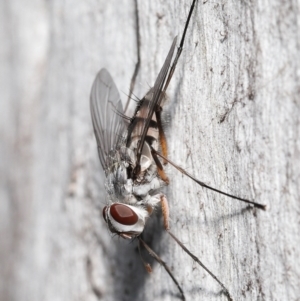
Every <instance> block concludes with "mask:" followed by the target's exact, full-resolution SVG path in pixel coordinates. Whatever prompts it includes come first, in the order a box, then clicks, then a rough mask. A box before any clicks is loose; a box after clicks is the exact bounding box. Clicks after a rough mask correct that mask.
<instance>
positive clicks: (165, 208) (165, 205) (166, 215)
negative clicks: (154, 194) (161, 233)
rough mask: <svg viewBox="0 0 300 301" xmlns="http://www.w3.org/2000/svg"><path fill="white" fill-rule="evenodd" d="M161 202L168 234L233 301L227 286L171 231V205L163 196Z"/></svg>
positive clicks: (231, 300) (230, 300)
mask: <svg viewBox="0 0 300 301" xmlns="http://www.w3.org/2000/svg"><path fill="white" fill-rule="evenodd" d="M160 201H161V208H162V213H163V219H164V227H165V229H166V231H167V232H168V234H169V235H170V236H171V237H172V238H173V239H174V240H175V241H176V243H177V244H178V245H179V246H180V247H181V248H182V249H183V250H184V251H185V252H186V253H187V254H188V255H189V256H190V257H192V259H193V260H195V261H196V262H197V263H198V264H199V265H200V266H201V267H202V268H203V269H204V270H205V271H206V272H207V273H208V274H209V275H210V276H211V277H213V278H214V279H215V280H216V281H217V282H218V283H219V284H220V286H221V287H222V289H223V291H224V293H225V295H226V296H227V298H228V300H229V301H233V299H232V297H231V295H230V293H229V291H228V289H227V288H226V287H225V285H224V284H223V283H222V282H221V281H220V280H219V279H218V278H217V277H216V276H215V275H214V274H213V273H212V272H211V271H210V270H209V269H208V268H207V267H206V266H205V265H204V264H203V263H202V262H201V261H200V260H199V258H198V257H197V256H195V255H194V254H193V253H191V252H190V251H189V250H188V249H187V248H186V247H185V246H184V245H183V243H182V242H181V241H180V240H179V239H178V238H177V237H176V236H175V235H174V234H173V233H172V232H171V231H170V226H169V205H168V200H167V198H166V197H165V196H164V195H162V196H161V198H160Z"/></svg>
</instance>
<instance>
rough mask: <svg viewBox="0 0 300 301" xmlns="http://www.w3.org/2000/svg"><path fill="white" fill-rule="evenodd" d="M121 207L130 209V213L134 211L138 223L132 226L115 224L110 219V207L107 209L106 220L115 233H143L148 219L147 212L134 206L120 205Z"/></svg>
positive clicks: (115, 222)
mask: <svg viewBox="0 0 300 301" xmlns="http://www.w3.org/2000/svg"><path fill="white" fill-rule="evenodd" d="M115 204H116V203H115ZM122 205H123V206H126V207H128V208H130V209H131V210H132V211H134V212H135V214H136V215H137V216H138V221H137V222H136V223H135V224H133V225H123V224H121V223H119V222H117V221H116V220H115V219H114V218H113V217H112V215H111V212H110V209H111V207H109V208H108V211H107V216H108V219H109V221H110V223H111V224H112V226H113V228H114V229H115V230H116V231H117V232H120V233H122V232H124V233H127V232H134V233H135V235H138V234H140V233H142V232H143V231H144V227H145V223H146V220H147V218H148V217H149V213H148V211H147V210H146V209H145V208H144V207H142V206H139V207H136V206H130V205H125V204H122Z"/></svg>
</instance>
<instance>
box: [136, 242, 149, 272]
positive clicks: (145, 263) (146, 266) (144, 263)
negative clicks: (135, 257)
mask: <svg viewBox="0 0 300 301" xmlns="http://www.w3.org/2000/svg"><path fill="white" fill-rule="evenodd" d="M138 247H139V253H140V257H141V260H142V263H143V265H144V267H145V269H146V271H147V272H148V273H152V268H151V265H150V263H148V262H146V261H145V260H144V259H143V256H142V253H141V241H140V240H139V244H138Z"/></svg>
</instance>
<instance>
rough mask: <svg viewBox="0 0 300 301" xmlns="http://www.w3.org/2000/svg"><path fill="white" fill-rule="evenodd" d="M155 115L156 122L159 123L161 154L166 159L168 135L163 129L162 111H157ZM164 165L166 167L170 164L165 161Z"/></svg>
mask: <svg viewBox="0 0 300 301" xmlns="http://www.w3.org/2000/svg"><path fill="white" fill-rule="evenodd" d="M155 114H156V121H157V126H158V132H159V142H160V146H161V152H162V154H163V156H164V157H168V145H167V139H166V135H165V132H164V129H163V127H162V122H161V111H156V112H155ZM163 163H164V165H165V164H167V163H168V161H167V160H165V159H163Z"/></svg>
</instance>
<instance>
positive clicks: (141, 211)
mask: <svg viewBox="0 0 300 301" xmlns="http://www.w3.org/2000/svg"><path fill="white" fill-rule="evenodd" d="M102 213H103V218H104V220H105V222H106V223H107V225H108V228H109V230H110V232H111V233H115V234H118V235H120V236H121V237H123V238H127V239H131V238H134V237H137V236H139V235H140V234H141V233H142V232H143V231H144V227H145V223H146V220H147V218H148V217H149V212H148V210H147V209H146V208H145V207H144V206H142V205H137V206H131V205H126V204H123V203H113V204H112V205H109V206H105V207H104V208H103V212H102Z"/></svg>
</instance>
